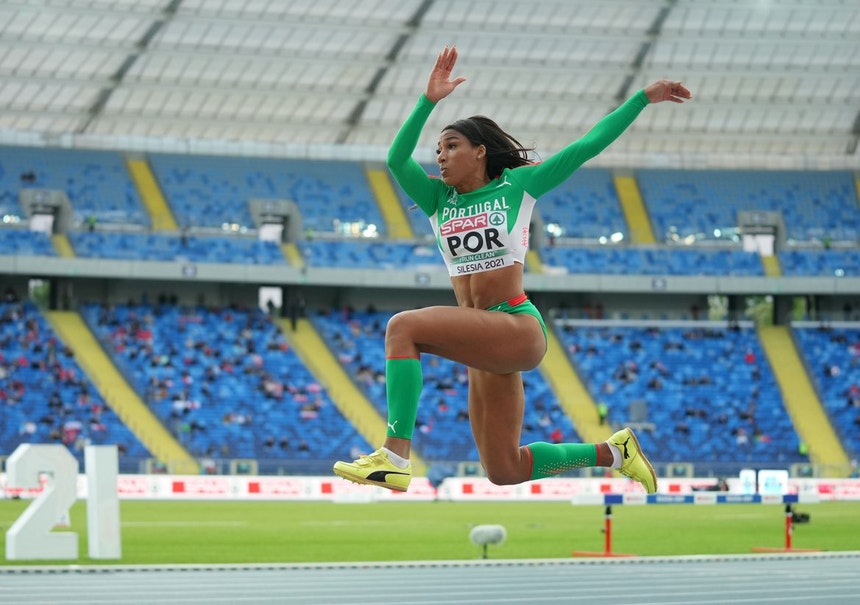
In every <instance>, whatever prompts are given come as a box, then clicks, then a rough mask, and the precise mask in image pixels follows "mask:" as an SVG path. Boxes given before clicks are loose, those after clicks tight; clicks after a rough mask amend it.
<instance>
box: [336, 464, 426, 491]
mask: <svg viewBox="0 0 860 605" xmlns="http://www.w3.org/2000/svg"><path fill="white" fill-rule="evenodd" d="M333 470H334V474H335V475H337V476H338V477H340V478H342V479H346V480H347V481H352V482H353V483H358V484H359V485H376V486H377V487H384V488H385V489H390V490H391V491H393V492H405V491H406V490H407V489H409V486H408V485H407V486H406V487H400V486H399V485H392V484H391V483H383V482H382V481H373V480H371V479H366V478H364V477H362V476H361V475H353V474H352V473H348V472H346V471H343V470H341V469H337V468H336V469H333Z"/></svg>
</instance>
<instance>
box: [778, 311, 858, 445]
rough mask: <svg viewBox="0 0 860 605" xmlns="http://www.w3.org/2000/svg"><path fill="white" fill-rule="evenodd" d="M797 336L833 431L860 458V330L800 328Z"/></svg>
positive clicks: (855, 328) (796, 333)
mask: <svg viewBox="0 0 860 605" xmlns="http://www.w3.org/2000/svg"><path fill="white" fill-rule="evenodd" d="M793 334H794V338H795V340H796V342H797V343H799V345H800V346H799V347H798V349H799V350H800V351H802V354H803V356H804V359H805V361H806V364H807V372H808V373H809V375H810V377H811V378H812V381H813V384H814V385H815V387H816V389H817V391H818V395H819V398H820V399H821V401H822V404H823V405H824V408H825V410H826V411H827V414H828V416H829V417H830V422H831V424H832V425H833V428H834V429H835V430H836V432H837V434H838V435H839V437H840V439H841V440H842V443H843V445H844V446H845V448H846V450H848V453H849V455H850V456H851V457H853V458H855V459H856V458H858V457H860V380H858V374H857V367H858V365H860V328H858V327H832V326H824V325H823V326H820V327H817V328H812V327H796V328H794V330H793Z"/></svg>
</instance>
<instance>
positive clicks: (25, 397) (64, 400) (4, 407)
mask: <svg viewBox="0 0 860 605" xmlns="http://www.w3.org/2000/svg"><path fill="white" fill-rule="evenodd" d="M22 443H62V444H64V445H66V446H67V447H68V448H69V450H70V451H71V452H72V454H73V455H74V456H75V457H76V458H77V459H78V461H79V463H80V464H81V465H83V453H84V447H85V446H86V445H90V444H91V445H108V444H115V445H117V446H118V448H119V452H120V457H119V461H120V469H121V470H122V471H123V472H131V473H136V472H139V471H140V468H139V466H138V465H137V462H138V461H139V460H140V459H143V458H147V457H148V456H149V453H148V452H147V451H146V449H145V448H144V446H143V445H142V444H141V443H140V442H139V441H138V440H137V438H136V437H135V436H134V435H133V434H132V433H131V432H130V431H129V430H128V428H127V427H126V426H125V425H124V424H123V423H122V421H121V420H120V419H119V418H117V417H116V416H115V415H114V413H113V412H112V411H111V409H110V408H109V407H107V406H106V405H105V402H104V400H103V399H102V397H101V395H100V394H99V392H98V391H97V390H96V388H95V387H94V386H93V385H92V383H91V382H90V381H89V379H88V378H87V376H86V375H85V374H84V373H83V372H82V371H81V369H80V367H79V366H78V364H77V363H76V362H75V357H74V351H73V350H71V349H67V348H65V347H63V346H62V345H61V344H60V343H59V339H58V338H57V337H56V335H55V334H54V332H53V330H52V329H51V327H50V325H49V324H48V323H47V322H46V321H45V319H44V317H43V316H42V314H41V313H40V312H39V310H38V309H37V308H36V307H35V305H33V304H32V303H29V302H25V303H17V302H3V303H0V452H4V453H5V452H12V451H13V450H14V449H15V448H16V447H17V446H18V445H20V444H22ZM81 468H83V466H81Z"/></svg>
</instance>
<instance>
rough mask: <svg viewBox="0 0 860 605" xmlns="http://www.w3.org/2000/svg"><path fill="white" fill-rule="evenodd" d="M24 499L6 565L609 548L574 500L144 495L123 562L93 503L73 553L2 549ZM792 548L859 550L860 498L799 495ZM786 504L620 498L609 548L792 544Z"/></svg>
mask: <svg viewBox="0 0 860 605" xmlns="http://www.w3.org/2000/svg"><path fill="white" fill-rule="evenodd" d="M28 504H29V502H26V501H9V500H3V501H0V534H2V536H0V538H2V540H0V541H2V544H3V546H2V552H3V556H4V559H3V561H4V564H7V565H8V564H18V563H20V564H34V563H38V564H44V563H59V564H72V563H73V564H79V565H86V564H113V563H115V564H123V565H129V564H201V563H203V564H229V563H288V562H302V563H311V562H343V561H429V560H443V559H478V558H480V557H481V554H482V551H481V549H480V547H478V546H475V545H474V544H472V543H471V542H470V540H469V531H470V529H471V528H472V527H473V526H474V525H479V524H485V523H489V524H501V525H504V526H505V528H506V529H507V540H506V541H505V543H504V544H501V545H498V546H490V547H489V557H490V558H491V559H519V558H569V557H570V556H571V553H572V551H575V550H577V551H596V552H602V551H603V549H604V534H603V532H602V530H603V522H604V507H602V506H572V505H570V504H567V503H554V502H553V503H507V502H506V503H487V502H481V503H472V502H470V503H452V502H428V503H405V502H397V503H365V504H335V503H329V502H301V503H299V502H262V503H261V502H253V503H251V502H164V501H157V502H139V501H123V502H122V503H121V512H120V515H121V524H122V553H123V557H122V559H121V560H117V561H106V560H93V559H90V558H88V557H87V556H86V555H87V535H86V534H87V532H86V507H85V504H84V503H80V502H79V503H77V504H75V506H74V507H73V508H72V511H71V521H72V529H73V530H74V531H77V532H78V535H79V550H80V555H81V556H80V558H79V559H78V560H76V561H50V562H46V561H20V562H18V561H16V562H14V563H12V562H9V561H6V560H5V542H6V531H7V530H8V529H9V527H10V525H11V524H12V523H13V522H14V520H15V519H16V518H17V517H18V516H19V515H20V514H21V513H22V512H23V511H24V509H25V508H26V507H27V505H28ZM796 510H797V511H798V512H805V513H809V514H810V516H811V520H810V523H808V524H800V525H795V530H794V534H793V547H794V548H798V549H801V548H814V549H820V550H830V551H834V550H860V503H858V502H850V503H849V502H822V503H818V504H808V505H798V506H797V507H796ZM784 528H785V525H784V508H783V507H782V506H780V505H747V504H733V505H720V506H684V505H678V506H672V505H666V506H616V507H614V508H613V527H612V537H613V540H612V550H613V552H616V553H628V554H636V555H642V556H655V555H690V554H732V553H750V552H751V550H752V548H753V547H760V546H766V547H782V546H784V544H785V533H784Z"/></svg>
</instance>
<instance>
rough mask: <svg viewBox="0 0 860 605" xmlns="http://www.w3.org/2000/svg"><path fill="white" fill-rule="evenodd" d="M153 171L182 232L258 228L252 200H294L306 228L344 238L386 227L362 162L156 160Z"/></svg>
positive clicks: (152, 159) (160, 156)
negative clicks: (358, 228) (347, 230)
mask: <svg viewBox="0 0 860 605" xmlns="http://www.w3.org/2000/svg"><path fill="white" fill-rule="evenodd" d="M149 161H150V165H151V166H152V170H153V172H154V173H155V175H156V178H157V179H158V182H159V184H160V185H161V188H162V190H163V191H164V193H165V197H166V198H167V200H168V202H169V204H170V206H171V208H172V209H173V213H174V216H175V217H176V220H177V223H178V224H179V225H180V226H187V227H222V226H223V225H225V224H236V225H239V226H242V227H253V219H252V218H251V212H250V209H249V207H248V202H249V201H250V200H251V199H283V200H292V201H294V202H295V203H296V205H297V206H298V208H299V211H300V212H301V219H302V227H303V228H304V229H311V230H313V231H318V232H334V233H342V228H343V226H344V225H345V224H346V223H366V224H372V225H375V226H376V228H377V230H378V232H379V233H381V234H384V233H385V232H386V229H385V223H384V221H383V219H382V215H381V213H380V212H379V208H378V207H377V204H376V201H375V199H374V197H373V193H372V191H371V189H370V186H369V185H368V183H367V179H366V177H365V175H364V172H363V170H362V167H361V165H360V164H359V163H358V162H337V161H317V160H284V159H270V158H246V157H237V158H230V157H216V156H185V155H172V154H155V155H151V156H150V157H149Z"/></svg>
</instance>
